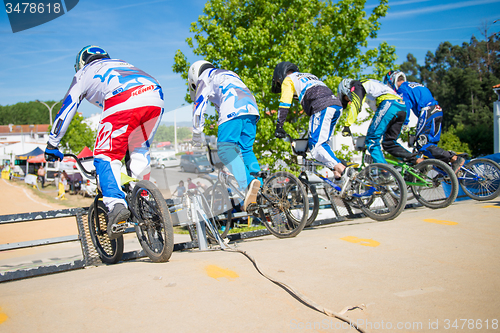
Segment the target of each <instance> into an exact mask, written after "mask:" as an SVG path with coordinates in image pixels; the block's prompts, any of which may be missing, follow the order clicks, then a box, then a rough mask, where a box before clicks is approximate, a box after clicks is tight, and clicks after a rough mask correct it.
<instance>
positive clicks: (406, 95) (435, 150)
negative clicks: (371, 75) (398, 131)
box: [384, 70, 465, 172]
mask: <svg viewBox="0 0 500 333" xmlns="http://www.w3.org/2000/svg"><path fill="white" fill-rule="evenodd" d="M384 83H385V84H387V85H388V86H389V87H391V88H392V89H394V90H395V91H396V92H397V93H398V94H399V95H400V96H401V97H402V98H403V100H404V101H405V104H406V109H407V112H406V121H405V123H404V125H405V126H407V125H408V123H409V122H410V113H411V112H413V114H414V115H415V116H416V117H417V118H418V122H417V133H416V138H417V140H416V145H417V149H418V151H419V152H421V153H422V154H424V155H425V156H427V157H429V158H435V159H438V160H441V161H443V162H445V163H451V165H452V167H453V170H454V171H455V172H456V171H457V170H458V169H459V168H460V166H461V165H463V164H464V162H465V160H464V159H463V158H462V157H460V156H457V155H456V154H455V153H453V152H450V151H447V150H444V149H442V148H440V147H438V146H437V144H438V143H439V140H440V138H441V124H442V121H443V110H442V109H441V107H440V106H439V104H438V102H437V101H436V100H435V99H434V97H433V96H432V94H431V92H430V90H429V89H428V88H427V87H425V86H424V85H422V84H420V83H417V82H407V81H406V75H405V74H404V73H403V72H401V71H399V70H398V71H390V72H388V73H387V74H386V75H385V77H384Z"/></svg>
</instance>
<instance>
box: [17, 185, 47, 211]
mask: <svg viewBox="0 0 500 333" xmlns="http://www.w3.org/2000/svg"><path fill="white" fill-rule="evenodd" d="M23 192H24V194H26V196H27V197H28V198H29V199H30V200H31V201H33V202H35V203H37V204H40V205H43V206H45V207H49V208H52V206H49V205H47V204H44V203H43V202H40V201H37V200H35V199H33V197H32V196H31V195H30V194H29V193H28V191H26V189H25V188H23Z"/></svg>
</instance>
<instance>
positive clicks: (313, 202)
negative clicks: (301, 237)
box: [290, 178, 319, 227]
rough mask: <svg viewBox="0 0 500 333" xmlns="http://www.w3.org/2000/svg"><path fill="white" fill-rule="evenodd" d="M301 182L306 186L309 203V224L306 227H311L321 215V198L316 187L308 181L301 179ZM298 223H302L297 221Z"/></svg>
mask: <svg viewBox="0 0 500 333" xmlns="http://www.w3.org/2000/svg"><path fill="white" fill-rule="evenodd" d="M299 179H300V181H301V182H302V185H304V190H305V191H306V194H307V201H308V203H309V211H308V213H307V222H306V225H305V227H308V226H310V225H311V224H312V223H313V222H314V221H316V217H318V213H319V197H318V193H317V192H316V186H314V185H312V184H311V183H309V181H308V180H306V179H304V178H299ZM290 218H292V219H295V217H294V216H293V217H292V216H291V217H290ZM295 222H296V223H300V221H298V220H296V219H295Z"/></svg>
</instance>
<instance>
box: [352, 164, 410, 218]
mask: <svg viewBox="0 0 500 333" xmlns="http://www.w3.org/2000/svg"><path fill="white" fill-rule="evenodd" d="M352 188H353V189H354V194H353V195H352V197H351V202H350V204H351V205H352V206H353V207H354V208H358V209H361V211H362V212H363V213H364V214H365V215H366V216H368V217H370V218H372V219H374V220H376V221H387V220H392V219H394V218H396V217H398V216H399V214H401V212H402V211H403V210H404V208H405V206H406V197H407V192H406V185H405V181H404V179H403V177H401V175H400V174H399V173H398V172H397V171H396V169H394V168H393V167H392V166H390V165H388V164H381V163H374V164H370V165H368V166H367V167H366V168H364V169H362V170H361V171H360V172H359V173H358V174H357V176H356V177H355V178H354V180H353V186H352Z"/></svg>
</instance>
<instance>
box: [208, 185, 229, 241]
mask: <svg viewBox="0 0 500 333" xmlns="http://www.w3.org/2000/svg"><path fill="white" fill-rule="evenodd" d="M203 196H204V197H205V199H206V201H205V200H203V206H204V209H205V213H206V214H207V217H208V218H209V220H210V222H211V223H212V224H213V226H214V227H216V228H217V230H218V232H219V235H220V236H221V238H222V239H224V238H226V237H227V234H228V233H229V230H230V229H231V226H232V224H231V220H232V218H233V205H232V204H231V200H230V199H229V193H228V191H227V188H225V187H223V186H222V185H221V184H220V183H216V184H215V185H213V186H210V187H209V188H207V189H206V190H205V192H203ZM207 205H208V207H207ZM206 232H207V239H208V241H209V242H210V243H212V244H217V239H216V238H215V235H213V234H212V232H211V231H210V229H209V228H206Z"/></svg>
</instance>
